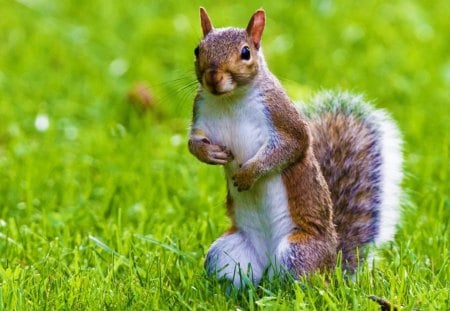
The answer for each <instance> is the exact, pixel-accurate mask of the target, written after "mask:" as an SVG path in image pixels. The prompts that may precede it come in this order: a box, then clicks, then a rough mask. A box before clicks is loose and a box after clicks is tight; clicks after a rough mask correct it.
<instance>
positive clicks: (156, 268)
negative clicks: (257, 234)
mask: <svg viewBox="0 0 450 311" xmlns="http://www.w3.org/2000/svg"><path fill="white" fill-rule="evenodd" d="M0 2H1V4H0V7H1V8H0V310H160V309H162V310H175V309H196V310H214V309H217V310H227V309H230V310H237V309H242V310H247V309H249V310H257V309H263V308H267V309H277V310H306V309H307V310H325V309H330V310H350V309H353V310H379V307H378V306H377V304H375V303H374V302H372V301H371V300H369V298H368V296H369V295H376V296H378V297H384V298H386V299H388V300H389V301H391V302H392V303H394V304H395V305H398V306H400V305H402V306H404V307H405V310H413V309H420V310H448V309H450V245H449V242H450V228H449V223H450V196H449V194H450V155H449V152H450V91H449V90H450V45H449V40H448V39H449V34H450V24H449V23H448V18H449V14H450V2H449V1H448V0H436V1H426V0H422V1H419V0H416V1H413V0H395V1H381V0H379V1H376V0H368V1H351V0H345V1H332V0H311V1H261V2H254V3H248V2H244V1H242V2H233V3H231V4H230V1H223V0H216V1H207V0H205V1H203V2H199V1H191V2H189V1H184V2H183V1H160V0H155V1H149V0H145V1H144V0H136V1H122V0H119V1H106V0H91V1H84V0H81V1H50V0H34V1H33V0H16V1H13V0H3V1H0ZM200 5H204V6H205V7H206V8H207V9H208V12H209V14H210V16H211V18H212V20H213V23H214V24H215V25H217V26H229V25H234V26H242V27H245V26H246V25H247V22H248V19H249V18H250V16H251V14H252V13H253V12H254V11H255V10H256V9H257V8H259V7H261V6H263V7H264V8H265V9H266V12H267V15H268V21H267V27H266V31H265V33H264V37H263V47H264V51H265V55H266V59H267V61H268V63H269V66H270V68H271V69H272V71H273V72H274V73H275V74H276V75H277V76H278V77H279V78H280V80H281V81H282V83H283V84H285V85H286V86H288V89H289V91H290V92H291V94H292V96H293V97H294V98H298V97H305V96H308V95H309V94H310V93H311V92H314V91H318V90H320V89H329V88H332V89H345V90H351V91H354V92H362V93H365V94H366V96H367V98H370V99H373V100H374V102H375V104H376V105H377V106H378V107H383V108H386V109H387V110H389V111H390V112H391V113H392V115H393V116H394V118H395V119H396V120H397V121H398V123H399V126H400V128H401V130H402V132H403V134H404V139H405V148H404V154H405V171H406V178H405V182H404V188H405V190H406V192H407V193H408V196H409V200H408V201H409V202H407V204H405V206H404V212H403V217H402V221H401V223H400V224H399V228H398V232H397V234H396V237H395V241H394V242H393V243H392V244H391V245H386V246H385V247H384V248H382V250H381V256H380V260H379V261H377V262H376V263H375V265H374V268H373V269H372V270H369V269H368V268H367V267H366V266H363V267H361V269H360V271H359V272H358V273H357V274H356V276H355V277H354V278H353V279H351V280H347V281H345V278H344V277H343V276H342V275H341V274H340V273H339V272H338V271H337V272H336V273H334V274H332V275H331V276H330V282H326V281H325V277H324V276H323V275H314V276H312V277H311V279H309V280H308V281H305V280H301V281H300V282H290V283H288V284H285V285H282V284H279V283H277V282H273V283H269V282H267V281H265V282H263V283H262V284H261V286H260V287H258V288H248V289H247V290H245V291H244V292H243V293H242V294H240V295H238V294H236V293H231V294H230V295H226V294H225V287H224V286H223V285H222V284H219V283H218V282H217V281H215V280H212V279H209V278H207V277H206V275H205V272H204V270H203V259H204V256H205V253H206V251H207V249H208V247H209V245H210V244H211V243H212V241H214V239H215V238H217V237H218V236H219V235H220V234H221V233H222V232H223V231H224V230H225V229H226V228H227V227H228V225H229V222H228V220H227V218H226V215H225V208H224V207H223V205H224V204H223V202H224V197H225V183H224V180H223V173H222V171H221V169H220V168H219V167H213V166H207V165H204V164H201V163H200V162H198V161H197V160H196V159H195V158H194V157H192V156H191V155H190V154H189V153H188V151H187V147H186V142H187V128H188V125H189V122H190V118H191V107H192V100H193V97H194V93H195V84H194V82H195V78H194V70H193V58H194V56H193V49H194V47H195V46H196V44H197V42H198V40H199V39H200V38H201V29H200V23H199V18H198V7H199V6H200ZM141 81H143V82H142V83H144V84H146V85H148V87H149V88H150V91H151V92H152V94H153V98H154V101H153V102H154V104H153V106H152V107H150V108H149V109H147V110H146V112H142V110H140V109H136V108H135V107H134V106H132V105H130V101H129V99H128V95H127V94H128V93H129V92H130V90H132V89H133V88H134V86H136V85H137V84H139V83H141Z"/></svg>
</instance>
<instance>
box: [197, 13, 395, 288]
mask: <svg viewBox="0 0 450 311" xmlns="http://www.w3.org/2000/svg"><path fill="white" fill-rule="evenodd" d="M200 18H201V27H202V30H203V39H202V40H201V42H200V44H199V45H198V47H196V48H195V50H194V54H195V58H196V60H195V70H196V76H197V79H198V82H199V87H198V92H197V95H196V97H195V100H194V109H193V120H192V125H191V130H190V138H189V144H188V145H189V150H190V152H191V153H192V154H193V155H194V156H196V157H197V158H198V159H199V160H200V161H202V162H205V163H208V164H219V165H223V167H224V169H225V176H226V182H227V190H228V195H227V199H226V207H227V210H228V215H229V217H230V218H231V221H232V225H231V228H230V229H229V230H228V231H227V232H226V233H224V234H223V235H222V236H221V237H220V238H219V239H217V240H216V241H215V242H214V243H213V244H212V246H211V248H210V249H209V251H208V254H207V257H206V261H205V268H206V270H207V272H208V273H209V274H214V275H217V276H218V277H219V278H224V279H229V280H231V281H232V282H233V284H234V285H235V286H236V287H241V286H243V285H245V282H246V281H245V280H250V281H251V282H253V283H255V284H257V283H258V282H259V281H260V280H261V278H262V276H263V274H264V273H267V274H268V276H269V277H271V276H273V275H274V274H275V273H286V272H287V273H291V274H292V275H293V276H294V277H298V276H301V275H304V274H307V273H310V272H313V271H323V270H328V269H330V268H333V267H334V266H335V264H336V257H337V254H338V252H339V251H341V252H342V262H343V266H344V268H346V269H348V270H351V271H353V270H354V269H355V268H356V267H357V264H358V260H359V256H361V253H362V252H363V250H364V246H365V245H367V244H368V243H371V242H375V243H379V242H383V241H387V240H389V239H391V238H392V237H393V234H394V230H395V225H396V223H397V221H398V218H399V197H400V193H401V190H400V182H401V178H402V168H401V166H402V155H401V139H400V134H399V131H398V129H397V127H396V125H395V124H394V122H393V121H392V120H391V119H390V117H389V116H388V115H387V114H386V113H385V112H384V111H382V110H375V109H374V108H372V107H371V106H370V105H369V104H367V103H366V102H365V101H364V100H363V98H362V97H361V96H355V95H351V94H348V93H332V92H325V93H321V94H319V95H317V96H316V97H315V98H314V100H313V103H312V105H306V104H299V105H294V104H293V103H292V102H291V100H290V99H289V97H288V95H287V94H286V92H285V90H284V89H283V87H282V86H281V84H280V82H279V81H278V80H277V79H276V78H275V77H274V75H273V74H272V73H271V72H270V71H269V69H268V68H267V65H266V62H265V60H264V56H263V53H262V49H261V37H262V33H263V30H264V26H265V12H264V11H263V10H258V11H256V12H255V13H254V15H253V16H252V17H251V19H250V22H249V23H248V26H247V28H246V29H240V28H218V29H216V28H213V25H212V23H211V20H210V18H209V17H208V15H207V13H206V11H205V9H204V8H200ZM358 254H359V256H358Z"/></svg>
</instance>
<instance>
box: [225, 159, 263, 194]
mask: <svg viewBox="0 0 450 311" xmlns="http://www.w3.org/2000/svg"><path fill="white" fill-rule="evenodd" d="M239 167H240V168H239V169H238V170H237V171H236V173H235V174H234V175H233V176H232V177H231V179H232V180H233V185H234V186H235V187H236V188H237V190H238V191H239V192H242V191H246V190H249V189H250V188H251V187H252V186H253V184H254V183H255V181H256V179H257V176H256V173H255V172H254V170H253V169H252V168H251V167H250V166H248V165H247V166H245V165H240V166H239Z"/></svg>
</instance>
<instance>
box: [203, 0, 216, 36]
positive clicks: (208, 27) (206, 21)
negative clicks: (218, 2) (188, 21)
mask: <svg viewBox="0 0 450 311" xmlns="http://www.w3.org/2000/svg"><path fill="white" fill-rule="evenodd" d="M200 21H201V23H202V30H203V36H204V37H206V35H207V34H208V33H209V32H210V31H211V30H213V25H212V23H211V20H210V19H209V16H208V13H206V10H205V8H204V7H200Z"/></svg>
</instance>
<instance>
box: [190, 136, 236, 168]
mask: <svg viewBox="0 0 450 311" xmlns="http://www.w3.org/2000/svg"><path fill="white" fill-rule="evenodd" d="M189 150H190V151H191V153H192V154H193V155H195V156H196V157H197V158H198V159H199V160H200V161H202V162H205V163H208V164H222V165H223V164H227V163H228V162H230V161H231V160H233V155H232V154H231V151H230V150H229V149H228V148H226V147H225V146H220V145H214V144H211V141H210V140H209V139H208V138H206V137H201V138H200V137H191V139H189Z"/></svg>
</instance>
